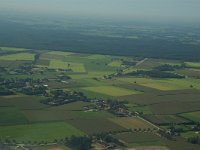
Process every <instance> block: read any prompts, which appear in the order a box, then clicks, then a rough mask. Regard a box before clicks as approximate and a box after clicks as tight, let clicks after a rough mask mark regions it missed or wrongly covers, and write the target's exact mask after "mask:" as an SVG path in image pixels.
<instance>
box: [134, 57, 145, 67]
mask: <svg viewBox="0 0 200 150" xmlns="http://www.w3.org/2000/svg"><path fill="white" fill-rule="evenodd" d="M147 60H148V58H144V59H142V60H141V61H139V62H137V63H136V65H135V66H139V65H141V64H142V63H144V62H145V61H147Z"/></svg>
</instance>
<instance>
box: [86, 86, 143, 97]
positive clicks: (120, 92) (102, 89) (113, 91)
mask: <svg viewBox="0 0 200 150" xmlns="http://www.w3.org/2000/svg"><path fill="white" fill-rule="evenodd" d="M83 89H84V90H88V91H92V92H97V93H102V94H106V95H110V96H124V95H132V94H138V93H140V92H138V91H134V90H129V89H124V88H119V87H114V86H96V87H84V88H83Z"/></svg>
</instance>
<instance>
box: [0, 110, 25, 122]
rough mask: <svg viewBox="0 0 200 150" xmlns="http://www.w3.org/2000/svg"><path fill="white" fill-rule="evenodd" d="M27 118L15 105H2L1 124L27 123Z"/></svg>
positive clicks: (0, 112) (0, 111)
mask: <svg viewBox="0 0 200 150" xmlns="http://www.w3.org/2000/svg"><path fill="white" fill-rule="evenodd" d="M27 122H28V120H27V118H26V117H25V116H24V115H23V113H22V112H20V110H19V109H17V108H15V107H0V125H16V124H23V123H27Z"/></svg>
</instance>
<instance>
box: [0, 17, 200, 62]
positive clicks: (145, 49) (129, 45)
mask: <svg viewBox="0 0 200 150" xmlns="http://www.w3.org/2000/svg"><path fill="white" fill-rule="evenodd" d="M22 16H23V15H22ZM10 18H11V19H8V17H7V16H4V15H2V17H1V20H0V21H1V23H0V29H1V30H0V35H1V36H0V45H1V46H4V47H22V46H23V47H24V48H31V49H40V50H41V49H50V50H63V51H72V52H81V53H94V54H95V53H98V54H113V53H114V54H115V55H123V56H128V55H132V56H139V57H154V58H168V59H179V60H185V59H186V60H190V61H199V60H200V51H199V49H200V36H199V35H200V33H199V26H196V24H188V25H187V24H186V25H184V24H181V25H180V24H175V25H174V24H169V25H166V24H162V23H160V24H156V23H155V24H153V23H145V22H137V21H136V22H134V21H122V22H120V21H117V20H111V21H106V20H100V19H84V18H83V19H81V18H78V19H73V18H67V19H66V17H65V18H59V19H56V18H53V17H52V18H51V19H45V16H42V17H40V18H39V19H38V18H36V17H32V18H31V19H29V18H30V16H29V18H28V17H26V16H24V17H21V18H17V17H16V16H13V15H11V17H10ZM13 18H14V19H13ZM16 18H17V19H16ZM43 18H44V19H43ZM15 19H16V20H15Z"/></svg>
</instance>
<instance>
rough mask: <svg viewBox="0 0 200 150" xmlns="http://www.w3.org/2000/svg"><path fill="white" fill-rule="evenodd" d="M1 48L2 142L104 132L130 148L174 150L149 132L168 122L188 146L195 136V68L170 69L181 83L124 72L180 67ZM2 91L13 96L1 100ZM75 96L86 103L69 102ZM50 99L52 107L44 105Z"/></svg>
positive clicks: (199, 103) (198, 87)
mask: <svg viewBox="0 0 200 150" xmlns="http://www.w3.org/2000/svg"><path fill="white" fill-rule="evenodd" d="M2 50H3V52H4V51H6V48H2ZM22 50H23V49H22ZM7 51H9V53H8V54H7V53H6V54H5V52H4V55H3V56H0V70H1V72H0V86H1V88H0V94H2V96H0V137H1V139H3V140H5V139H11V140H16V141H19V142H22V141H25V142H28V141H31V142H34V141H38V142H41V141H47V142H52V141H54V140H55V139H57V140H59V139H63V138H65V137H71V136H72V135H75V136H83V135H94V134H97V133H109V134H111V135H112V136H113V137H116V138H117V139H120V140H121V141H123V142H124V143H125V145H126V146H127V147H128V148H134V149H136V150H137V149H138V150H140V149H141V150H143V149H152V150H157V149H158V150H168V149H167V147H169V148H170V150H177V149H175V148H174V147H176V146H177V145H176V143H178V141H176V142H175V144H174V143H173V141H169V140H166V139H164V138H161V137H160V136H158V135H156V134H159V133H157V130H155V128H157V127H160V128H162V129H165V130H168V128H169V127H170V125H171V124H174V125H175V127H177V128H181V129H183V130H184V134H183V133H182V134H181V136H180V137H181V138H183V141H182V143H186V141H187V140H186V138H187V137H191V136H193V135H194V134H193V133H194V132H192V133H191V127H192V126H194V125H195V123H197V122H199V121H200V118H199V116H200V113H199V108H200V79H199V78H198V76H199V72H200V71H199V68H198V67H197V65H195V66H194V64H193V66H192V65H191V64H190V65H191V66H190V67H189V68H188V67H185V68H180V69H179V68H176V69H175V70H174V71H171V72H173V73H174V72H176V73H179V74H180V75H185V76H186V77H185V78H182V79H178V78H155V77H154V78H153V77H149V76H143V77H136V76H133V75H131V74H126V73H131V72H132V71H136V70H138V69H139V70H152V69H154V68H155V67H158V66H161V65H163V64H168V65H172V66H173V65H180V64H181V63H182V62H179V61H176V60H165V59H152V58H137V57H125V56H111V55H99V54H81V53H72V52H64V51H50V50H48V51H40V50H30V51H28V50H27V51H25V50H24V51H21V50H20V49H15V48H13V50H12V48H8V49H7ZM29 52H30V53H29ZM194 63H198V62H194ZM187 65H188V64H187ZM172 66H171V67H172ZM30 79H32V80H30ZM21 83H23V84H22V85H21ZM16 85H17V86H16ZM15 86H16V87H15ZM18 86H19V87H18ZM6 90H7V91H9V90H11V91H13V92H14V93H12V95H11V94H10V95H8V96H3V95H4V94H5V95H6V92H7V91H6ZM42 90H43V92H42V93H40V91H42ZM58 90H60V91H62V92H63V93H67V92H71V93H75V94H74V95H73V96H72V97H71V96H70V97H69V98H66V97H67V96H66V95H65V96H64V98H63V97H62V96H63V95H62V94H63V93H62V92H61V93H62V94H61V95H60V93H59V95H54V94H53V93H54V92H58ZM75 91H76V92H75ZM37 92H38V93H37ZM79 94H80V95H79ZM75 95H79V97H81V95H82V96H83V98H84V99H81V101H80V99H79V98H75V99H73V98H74V96H75ZM51 99H53V100H56V101H55V103H49V101H46V100H51ZM108 100H110V101H108ZM60 101H62V102H60ZM63 102H64V103H63ZM119 116H121V117H119ZM127 116H129V117H127ZM150 122H151V123H152V124H151V123H150ZM188 124H190V125H188ZM129 129H132V131H135V132H132V131H131V130H129ZM22 143H23V142H22ZM183 145H184V144H183ZM186 145H187V146H188V143H187V144H186ZM58 146H60V145H58ZM165 146H167V147H165ZM170 146H171V147H170ZM173 146H174V147H173ZM187 146H186V147H187ZM190 146H191V145H190ZM190 146H188V147H189V148H190ZM44 147H45V146H44ZM44 147H42V148H43V149H45V148H44ZM188 147H187V148H188ZM38 148H39V147H38ZM192 150H193V149H192ZM195 150H196V149H195Z"/></svg>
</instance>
